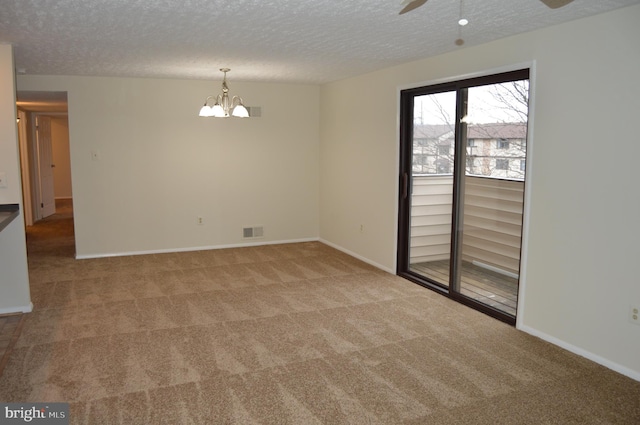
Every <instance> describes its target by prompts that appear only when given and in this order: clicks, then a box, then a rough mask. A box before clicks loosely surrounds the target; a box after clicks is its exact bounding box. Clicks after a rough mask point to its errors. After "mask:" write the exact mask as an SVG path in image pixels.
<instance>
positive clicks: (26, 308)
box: [0, 303, 33, 314]
mask: <svg viewBox="0 0 640 425" xmlns="http://www.w3.org/2000/svg"><path fill="white" fill-rule="evenodd" d="M32 311H33V303H29V305H25V306H18V307H5V308H0V314H14V313H31V312H32Z"/></svg>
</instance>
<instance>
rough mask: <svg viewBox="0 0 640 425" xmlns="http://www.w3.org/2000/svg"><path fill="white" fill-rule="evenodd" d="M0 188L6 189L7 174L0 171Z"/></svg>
mask: <svg viewBox="0 0 640 425" xmlns="http://www.w3.org/2000/svg"><path fill="white" fill-rule="evenodd" d="M0 187H7V173H5V172H4V171H0Z"/></svg>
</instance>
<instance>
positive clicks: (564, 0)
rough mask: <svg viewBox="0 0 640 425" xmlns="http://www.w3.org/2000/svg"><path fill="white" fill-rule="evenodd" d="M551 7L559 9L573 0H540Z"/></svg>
mask: <svg viewBox="0 0 640 425" xmlns="http://www.w3.org/2000/svg"><path fill="white" fill-rule="evenodd" d="M540 1H541V2H542V3H544V4H546V5H547V7H550V8H551V9H559V8H561V7H564V6H566V5H568V4H569V3H571V2H572V1H573V0H540Z"/></svg>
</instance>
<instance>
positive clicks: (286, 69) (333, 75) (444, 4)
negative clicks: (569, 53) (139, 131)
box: [0, 0, 640, 83]
mask: <svg viewBox="0 0 640 425" xmlns="http://www.w3.org/2000/svg"><path fill="white" fill-rule="evenodd" d="M401 3H402V1H401V0H235V1H228V0H227V1H225V0H56V1H47V0H0V42H4V43H11V44H13V45H14V53H15V64H16V69H18V70H19V72H24V73H26V74H46V75H97V76H123V77H124V76H126V77H163V78H195V79H200V78H202V79H220V78H221V74H220V72H219V71H218V69H219V68H221V67H229V68H231V69H232V71H231V73H230V74H229V79H230V80H243V81H270V82H299V83H325V82H329V81H334V80H338V79H342V78H346V77H351V76H355V75H359V74H363V73H366V72H371V71H375V70H378V69H382V68H385V67H389V66H393V65H397V64H401V63H404V62H409V61H412V60H417V59H422V58H426V57H429V56H433V55H437V54H440V53H444V52H447V51H451V50H455V49H460V48H464V47H466V46H471V45H476V44H481V43H485V42H488V41H491V40H495V39H498V38H502V37H506V36H509V35H512V34H517V33H521V32H526V31H530V30H533V29H536V28H541V27H545V26H549V25H554V24H558V23H562V22H566V21H569V20H573V19H577V18H581V17H586V16H589V15H594V14H598V13H602V12H605V11H608V10H613V9H616V8H619V7H623V6H627V5H631V4H635V3H640V0H575V1H574V2H573V3H571V4H570V5H568V6H566V7H564V8H562V9H556V10H552V9H549V8H547V7H546V6H545V5H544V4H542V3H541V2H540V1H539V0H462V9H463V14H464V15H465V17H466V18H467V19H469V21H470V23H469V25H467V26H466V27H464V28H462V30H461V31H462V34H461V35H462V38H463V39H464V40H465V44H464V46H462V47H458V46H456V45H455V44H454V41H455V40H456V39H457V38H458V37H459V31H460V29H459V27H458V25H457V20H458V18H459V14H460V8H461V4H460V2H459V1H455V0H429V1H428V2H427V3H426V4H425V5H424V6H422V7H421V8H419V9H416V10H414V11H412V12H410V13H407V14H405V15H402V16H400V15H398V12H399V11H400V9H401V8H402V7H401Z"/></svg>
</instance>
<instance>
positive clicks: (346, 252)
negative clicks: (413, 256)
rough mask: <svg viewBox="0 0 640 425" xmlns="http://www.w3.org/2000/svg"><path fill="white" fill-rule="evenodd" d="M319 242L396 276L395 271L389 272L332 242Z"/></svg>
mask: <svg viewBox="0 0 640 425" xmlns="http://www.w3.org/2000/svg"><path fill="white" fill-rule="evenodd" d="M320 242H322V243H323V244H325V245H329V246H330V247H331V248H335V249H337V250H338V251H341V252H344V253H345V254H348V255H350V256H352V257H354V258H357V259H358V260H360V261H364V262H365V263H367V264H369V265H372V266H373V267H375V268H377V269H380V270H382V271H385V272H387V273H391V274H396V272H395V270H391V269H390V268H388V267H385V266H383V265H382V264H379V263H376V262H375V261H371V260H370V259H368V258H366V257H363V256H361V255H359V254H356V253H355V252H353V251H350V250H348V249H346V248H344V247H342V246H340V245H336V244H334V243H332V242H329V241H327V240H324V239H320Z"/></svg>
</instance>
